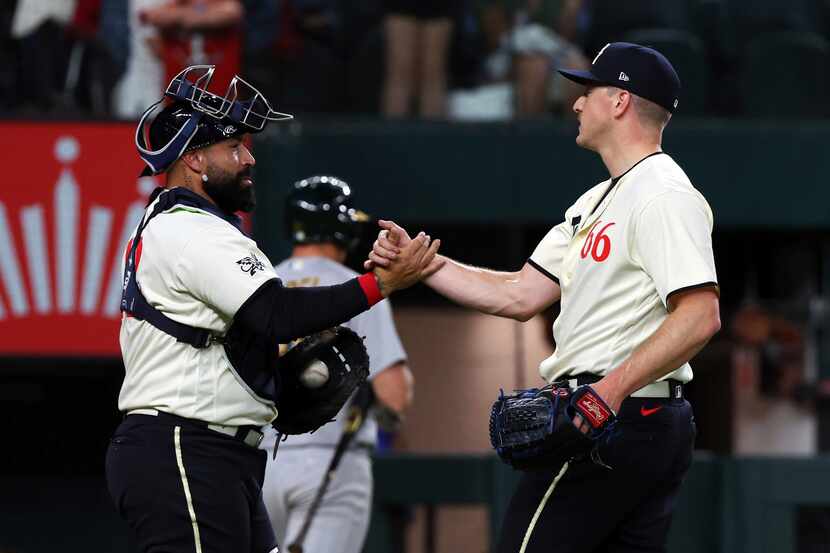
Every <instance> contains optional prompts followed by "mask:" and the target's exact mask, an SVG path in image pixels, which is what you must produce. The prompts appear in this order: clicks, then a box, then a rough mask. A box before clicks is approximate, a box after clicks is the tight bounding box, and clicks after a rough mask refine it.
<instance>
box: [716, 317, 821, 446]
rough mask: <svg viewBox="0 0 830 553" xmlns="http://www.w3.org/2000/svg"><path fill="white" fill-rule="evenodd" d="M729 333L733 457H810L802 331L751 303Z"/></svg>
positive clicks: (811, 422) (811, 423) (812, 442)
mask: <svg viewBox="0 0 830 553" xmlns="http://www.w3.org/2000/svg"><path fill="white" fill-rule="evenodd" d="M731 329H732V335H733V337H734V340H735V346H734V350H733V360H732V362H733V370H734V374H735V376H734V379H735V417H734V419H733V420H734V421H735V425H736V428H735V453H737V454H744V455H756V454H764V455H775V454H782V455H796V454H801V455H810V454H814V453H815V452H816V449H817V445H816V439H817V437H816V420H815V415H814V414H813V412H812V409H811V407H812V405H810V403H809V402H808V401H806V399H807V396H808V395H810V394H809V393H808V390H809V388H808V387H807V385H806V384H805V380H804V377H805V343H804V337H803V334H802V331H801V329H800V328H799V327H798V326H797V325H795V324H794V323H793V322H791V321H789V320H787V319H785V318H783V317H779V316H776V315H774V314H772V313H770V312H769V311H768V310H766V309H764V308H762V307H760V306H758V305H754V304H750V305H747V306H744V307H743V308H741V309H740V310H739V311H738V312H737V313H736V315H735V317H734V318H733V320H732V324H731Z"/></svg>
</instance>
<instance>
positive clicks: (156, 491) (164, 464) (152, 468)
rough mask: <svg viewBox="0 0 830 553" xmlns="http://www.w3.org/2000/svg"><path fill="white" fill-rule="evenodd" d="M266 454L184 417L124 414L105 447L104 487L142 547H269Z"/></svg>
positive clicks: (159, 550)
mask: <svg viewBox="0 0 830 553" xmlns="http://www.w3.org/2000/svg"><path fill="white" fill-rule="evenodd" d="M265 455H266V454H265V452H264V451H260V450H258V449H255V448H254V447H251V446H249V445H246V444H244V443H242V442H241V441H238V440H236V439H235V438H233V437H230V436H225V435H224V434H220V433H218V432H214V431H213V430H209V429H207V428H204V427H203V426H199V425H197V424H193V423H188V420H187V419H180V420H171V419H170V417H163V416H157V417H156V416H149V415H130V416H128V417H126V418H125V419H124V421H123V422H122V423H121V425H120V426H119V427H118V429H117V430H116V431H115V435H114V436H113V438H112V440H111V441H110V445H109V448H108V450H107V458H106V473H107V487H108V488H109V492H110V496H111V497H112V499H113V502H114V503H115V506H116V509H117V510H118V513H119V514H120V515H121V517H122V518H123V519H125V520H126V521H127V523H128V525H129V526H130V528H131V529H132V531H133V537H134V539H135V541H136V545H137V546H138V550H139V551H141V552H142V553H228V552H230V551H233V552H241V553H269V552H274V553H275V552H276V547H277V543H276V540H275V538H274V532H273V530H272V529H271V523H270V521H269V520H268V514H267V512H266V511H265V505H264V504H263V503H262V479H263V473H264V470H265Z"/></svg>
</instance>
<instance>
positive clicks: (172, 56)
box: [139, 0, 245, 95]
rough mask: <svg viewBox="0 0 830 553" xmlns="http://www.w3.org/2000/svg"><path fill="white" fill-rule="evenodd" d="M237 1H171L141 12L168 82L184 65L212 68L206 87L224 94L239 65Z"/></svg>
mask: <svg viewBox="0 0 830 553" xmlns="http://www.w3.org/2000/svg"><path fill="white" fill-rule="evenodd" d="M244 15H245V10H244V8H243V6H242V3H241V2H240V1H239V0H172V1H168V2H166V3H163V4H161V5H159V6H154V7H151V8H148V9H145V10H142V11H141V12H140V14H139V17H140V19H141V21H142V22H144V23H147V24H149V25H152V26H154V27H156V29H157V30H158V33H159V34H158V37H149V38H150V41H151V44H152V47H153V49H154V51H155V53H156V55H157V56H158V57H159V58H160V59H162V60H163V62H164V81H165V82H168V81H170V80H171V79H172V78H173V77H175V76H176V75H177V74H178V73H179V72H180V71H181V70H182V69H183V68H185V67H187V66H188V65H203V64H209V65H215V66H216V71H215V73H214V75H213V79H212V81H211V85H210V86H209V88H210V89H211V91H212V92H214V93H216V94H220V95H224V94H225V91H226V90H227V88H226V87H227V85H228V82H229V81H230V80H231V79H232V78H233V76H234V75H236V74H237V73H239V68H240V65H241V62H242V20H243V17H244Z"/></svg>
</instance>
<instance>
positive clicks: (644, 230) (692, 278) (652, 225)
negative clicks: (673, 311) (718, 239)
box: [632, 191, 717, 305]
mask: <svg viewBox="0 0 830 553" xmlns="http://www.w3.org/2000/svg"><path fill="white" fill-rule="evenodd" d="M712 221H713V218H712V210H711V209H710V208H709V205H708V204H707V203H706V201H705V200H704V199H703V198H702V197H701V196H697V195H695V194H691V193H688V192H681V191H672V192H666V193H664V194H661V195H659V196H657V197H656V198H654V199H653V200H651V201H650V202H649V203H648V204H646V206H645V207H644V208H643V209H642V210H641V211H640V213H639V216H638V217H637V218H636V219H635V225H634V226H633V227H632V228H633V229H634V236H633V242H634V244H633V248H632V252H633V257H634V258H635V259H634V260H635V261H636V262H637V263H639V264H640V265H641V266H642V267H643V268H644V270H645V271H646V273H648V274H649V276H651V278H652V280H653V281H654V284H655V286H656V288H657V292H658V294H659V295H660V299H662V300H663V303H664V304H665V305H667V301H668V298H669V296H671V294H673V293H675V292H680V291H682V290H687V289H691V288H696V287H705V286H711V287H714V288H717V275H716V272H715V258H714V254H713V252H712V224H713V223H712Z"/></svg>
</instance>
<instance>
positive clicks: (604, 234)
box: [529, 152, 717, 382]
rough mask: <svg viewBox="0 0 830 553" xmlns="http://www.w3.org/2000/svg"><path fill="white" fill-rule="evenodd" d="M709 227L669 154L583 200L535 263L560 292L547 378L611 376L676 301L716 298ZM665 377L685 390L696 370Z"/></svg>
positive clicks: (544, 371)
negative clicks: (702, 291)
mask: <svg viewBox="0 0 830 553" xmlns="http://www.w3.org/2000/svg"><path fill="white" fill-rule="evenodd" d="M712 225H713V217H712V210H711V209H710V207H709V204H708V203H707V202H706V200H705V198H704V197H703V195H701V194H700V192H698V191H697V190H696V189H695V188H694V187H693V186H692V184H691V182H690V181H689V178H688V177H687V176H686V174H685V173H684V172H683V170H682V169H681V168H680V167H679V166H678V165H677V164H676V163H675V162H674V160H673V159H672V158H671V157H670V156H668V155H667V154H665V153H662V152H660V153H656V154H653V155H651V156H648V157H646V158H645V159H643V160H641V161H640V162H639V163H638V164H636V165H635V166H634V167H632V168H631V169H630V170H629V171H628V172H626V173H625V174H624V175H622V176H621V177H619V178H617V179H611V180H607V181H604V182H602V183H600V184H598V185H597V186H595V187H593V188H592V189H590V190H589V191H588V192H586V193H585V194H583V195H582V196H581V197H580V198H579V199H578V200H577V201H576V203H574V204H573V205H572V206H571V207H570V208H569V209H568V210H567V211H566V212H565V221H564V222H562V223H560V224H559V225H557V226H555V227H554V228H553V229H551V230H550V231H549V232H548V234H547V235H546V236H545V237H544V238H543V239H542V241H541V242H540V243H539V245H538V246H537V247H536V250H535V251H534V252H533V254H532V255H531V257H530V260H529V263H531V264H532V265H533V266H535V267H536V268H537V269H539V270H540V271H542V272H544V273H546V274H547V275H548V276H550V277H551V278H553V279H554V280H557V281H558V283H559V286H560V287H561V289H562V298H561V301H562V309H561V314H560V315H559V317H557V319H556V322H555V323H554V325H553V336H554V340H555V341H556V351H555V352H554V354H553V355H551V356H550V357H549V358H548V359H545V360H544V361H543V362H542V363H541V364H540V366H539V372H540V373H541V375H542V377H543V378H544V379H545V380H547V381H548V382H552V381H554V380H559V379H561V378H563V377H565V376H572V375H577V374H584V373H591V374H596V375H605V374H607V373H608V372H609V371H611V370H612V369H614V368H615V367H617V365H619V364H620V363H621V362H622V361H624V360H625V359H626V358H627V357H629V356H630V355H631V353H632V352H633V351H634V349H635V348H637V346H639V345H640V344H642V343H643V342H644V341H645V340H646V339H647V338H648V337H649V336H651V335H652V334H653V333H654V332H655V331H656V330H657V328H658V327H659V326H660V325H661V324H662V322H663V321H664V320H665V319H666V317H667V316H668V307H667V306H668V298H669V296H671V294H673V293H675V292H679V291H683V290H688V289H692V288H695V287H713V288H714V289H715V290H716V291H717V276H716V272H715V262H714V256H713V253H712V238H711V234H712ZM664 378H666V379H669V378H671V379H675V380H679V381H681V382H688V381H689V380H691V378H692V369H691V367H690V366H689V364H688V363H686V364H684V365H682V366H680V367H678V368H677V369H676V370H674V371H673V372H671V373H670V374H668V375H666V376H665V377H664Z"/></svg>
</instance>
